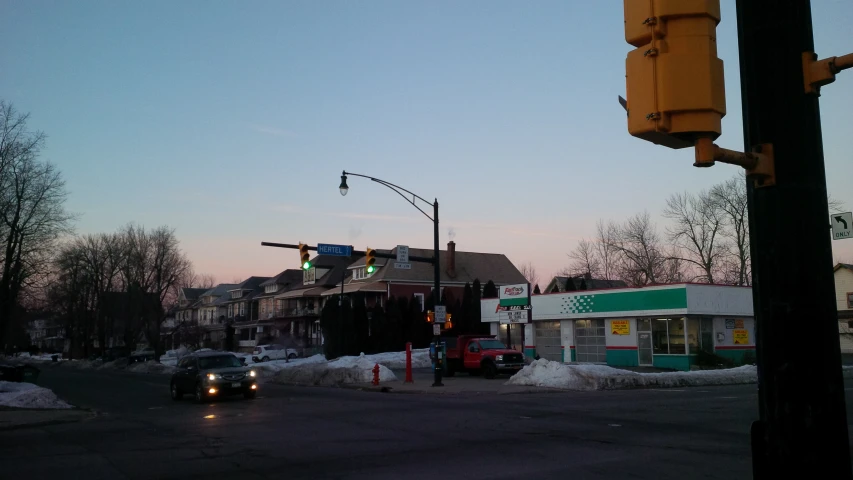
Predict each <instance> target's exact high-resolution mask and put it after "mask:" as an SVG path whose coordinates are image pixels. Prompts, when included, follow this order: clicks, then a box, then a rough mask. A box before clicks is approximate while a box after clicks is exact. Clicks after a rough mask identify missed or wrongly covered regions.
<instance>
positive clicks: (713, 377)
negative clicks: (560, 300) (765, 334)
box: [506, 359, 757, 390]
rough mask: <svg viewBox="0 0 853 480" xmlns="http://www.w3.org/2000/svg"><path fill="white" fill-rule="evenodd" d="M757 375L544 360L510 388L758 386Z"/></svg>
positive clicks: (748, 369)
mask: <svg viewBox="0 0 853 480" xmlns="http://www.w3.org/2000/svg"><path fill="white" fill-rule="evenodd" d="M756 372H757V369H756V367H755V366H754V365H744V366H742V367H737V368H729V369H725V370H696V371H690V372H662V373H637V372H631V371H628V370H620V369H617V368H613V367H608V366H605V365H566V364H563V363H560V362H553V361H549V360H545V359H540V360H536V361H534V362H533V363H531V364H530V365H527V366H526V367H524V368H523V369H522V370H521V371H520V372H518V373H516V374H515V375H513V376H512V377H511V378H510V379H509V381H508V382H506V384H507V385H526V386H534V387H551V388H560V389H564V390H613V389H619V388H637V387H686V386H700V385H734V384H743V383H755V382H756V381H757V374H756Z"/></svg>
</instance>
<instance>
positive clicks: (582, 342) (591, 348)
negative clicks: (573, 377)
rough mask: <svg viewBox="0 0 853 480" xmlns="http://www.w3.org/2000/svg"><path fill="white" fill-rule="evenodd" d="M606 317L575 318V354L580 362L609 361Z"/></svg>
mask: <svg viewBox="0 0 853 480" xmlns="http://www.w3.org/2000/svg"><path fill="white" fill-rule="evenodd" d="M605 331H606V329H605V327H604V319H603V318H597V319H594V320H575V355H576V356H577V361H578V362H593V363H606V362H607V341H606V338H605Z"/></svg>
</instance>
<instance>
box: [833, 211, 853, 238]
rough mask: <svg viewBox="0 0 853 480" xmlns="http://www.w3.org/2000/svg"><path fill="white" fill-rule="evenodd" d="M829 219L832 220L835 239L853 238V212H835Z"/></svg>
mask: <svg viewBox="0 0 853 480" xmlns="http://www.w3.org/2000/svg"><path fill="white" fill-rule="evenodd" d="M829 221H830V222H832V239H833V240H842V239H845V238H853V212H846V213H833V214H832V215H830V216H829Z"/></svg>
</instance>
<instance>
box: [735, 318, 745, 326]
mask: <svg viewBox="0 0 853 480" xmlns="http://www.w3.org/2000/svg"><path fill="white" fill-rule="evenodd" d="M735 328H743V319H741V318H739V319H737V320H735Z"/></svg>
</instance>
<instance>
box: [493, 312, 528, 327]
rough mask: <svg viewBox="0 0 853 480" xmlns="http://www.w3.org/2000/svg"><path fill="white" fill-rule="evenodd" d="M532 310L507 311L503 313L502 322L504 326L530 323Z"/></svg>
mask: <svg viewBox="0 0 853 480" xmlns="http://www.w3.org/2000/svg"><path fill="white" fill-rule="evenodd" d="M529 313H530V310H506V311H504V312H501V315H500V322H501V324H503V325H506V324H509V323H528V318H529V317H528V314H529Z"/></svg>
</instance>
